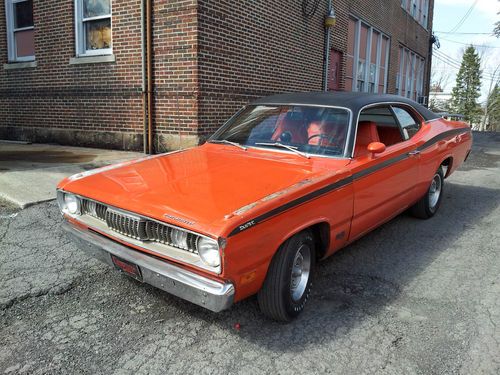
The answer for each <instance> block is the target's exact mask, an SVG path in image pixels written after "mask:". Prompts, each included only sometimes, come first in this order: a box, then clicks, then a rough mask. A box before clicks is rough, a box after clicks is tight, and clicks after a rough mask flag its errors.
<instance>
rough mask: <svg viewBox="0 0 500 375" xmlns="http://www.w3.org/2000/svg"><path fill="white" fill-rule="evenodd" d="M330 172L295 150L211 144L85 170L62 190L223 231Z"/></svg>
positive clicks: (184, 224)
mask: <svg viewBox="0 0 500 375" xmlns="http://www.w3.org/2000/svg"><path fill="white" fill-rule="evenodd" d="M334 162H337V164H338V166H339V167H342V166H343V165H345V164H347V161H346V160H334ZM325 173H328V174H330V175H331V173H332V170H331V169H326V168H325V166H324V165H323V166H318V165H316V163H315V162H314V160H313V159H306V158H303V157H301V156H298V155H295V154H289V153H283V152H276V151H264V150H256V149H249V150H247V151H244V150H241V149H237V148H234V147H232V146H226V145H214V144H206V145H204V146H200V147H196V148H192V149H189V150H184V151H180V152H174V153H170V154H163V155H155V156H150V157H146V158H144V159H139V160H135V161H132V162H125V163H122V164H118V165H115V166H110V167H104V168H101V169H97V170H93V171H88V172H84V173H80V174H77V175H74V176H71V177H69V178H67V179H65V180H63V181H62V182H61V183H60V184H59V186H58V188H60V189H63V190H66V191H69V192H73V193H75V194H79V195H81V196H84V197H88V198H91V199H94V200H96V201H99V202H102V203H105V204H108V205H111V206H114V207H117V208H121V209H124V210H127V211H131V212H136V213H138V214H141V215H144V216H148V217H152V218H154V219H157V220H161V221H164V222H169V223H171V224H174V225H178V226H181V227H185V228H187V229H190V230H194V231H200V232H202V233H203V232H204V233H206V234H212V235H220V234H221V233H223V232H224V229H225V228H226V227H230V226H231V225H234V224H235V222H237V221H238V217H239V216H240V217H241V216H244V215H243V214H244V213H248V212H249V211H251V210H252V209H253V208H254V207H255V206H257V204H258V202H259V201H261V200H262V199H265V198H266V197H269V196H272V195H273V194H276V193H277V192H286V191H287V190H293V189H292V188H293V187H300V186H302V185H306V184H308V183H309V182H311V181H313V179H314V178H317V177H318V176H321V175H324V174H325ZM280 195H281V194H280ZM281 199H283V197H281ZM226 229H227V228H226Z"/></svg>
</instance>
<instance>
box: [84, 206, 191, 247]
mask: <svg viewBox="0 0 500 375" xmlns="http://www.w3.org/2000/svg"><path fill="white" fill-rule="evenodd" d="M82 214H87V215H90V216H93V217H95V218H97V219H100V220H102V221H104V222H106V225H107V226H108V228H109V229H111V230H113V231H115V232H118V233H120V234H122V235H124V236H127V237H131V238H134V239H137V240H140V241H151V242H158V243H161V244H166V245H170V246H174V247H177V248H181V249H184V250H187V251H189V252H192V253H196V254H197V253H198V246H197V245H198V238H199V236H197V235H196V234H193V233H189V232H186V233H187V238H186V245H187V247H185V246H182V247H181V246H176V245H175V244H174V243H173V241H172V233H173V232H174V231H175V230H180V231H183V230H182V229H180V228H179V229H177V228H175V227H172V226H170V225H165V224H161V223H159V222H157V221H153V220H149V219H146V218H143V217H140V216H137V215H134V214H132V213H128V212H124V211H120V210H116V209H113V208H110V207H108V206H106V205H104V204H102V203H98V202H95V201H91V200H88V199H83V200H82ZM183 232H185V231H183Z"/></svg>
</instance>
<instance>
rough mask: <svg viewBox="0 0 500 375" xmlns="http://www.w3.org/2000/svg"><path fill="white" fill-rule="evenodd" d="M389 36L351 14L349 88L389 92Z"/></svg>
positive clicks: (348, 48)
mask: <svg viewBox="0 0 500 375" xmlns="http://www.w3.org/2000/svg"><path fill="white" fill-rule="evenodd" d="M389 48H390V39H389V37H388V36H387V35H385V34H383V33H382V32H381V31H379V30H377V29H375V28H374V27H372V26H370V25H369V24H367V23H366V22H364V21H361V20H360V19H357V18H354V17H353V16H351V17H349V28H348V37H347V55H346V57H347V61H346V63H347V66H346V79H345V85H346V87H345V88H346V90H352V91H360V92H370V93H386V92H387V75H388V70H389Z"/></svg>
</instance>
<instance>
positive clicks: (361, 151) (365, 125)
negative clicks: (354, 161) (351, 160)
mask: <svg viewBox="0 0 500 375" xmlns="http://www.w3.org/2000/svg"><path fill="white" fill-rule="evenodd" d="M372 142H380V138H379V136H378V131H377V124H376V123H374V122H373V121H360V122H359V123H358V133H357V135H356V146H355V147H354V156H355V157H357V156H362V155H367V154H368V150H367V149H366V148H367V147H368V145H369V144H370V143H372Z"/></svg>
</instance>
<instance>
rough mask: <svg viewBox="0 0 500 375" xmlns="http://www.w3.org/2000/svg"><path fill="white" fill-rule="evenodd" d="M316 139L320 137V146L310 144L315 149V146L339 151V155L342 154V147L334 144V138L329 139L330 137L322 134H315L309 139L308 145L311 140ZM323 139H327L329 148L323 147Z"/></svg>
mask: <svg viewBox="0 0 500 375" xmlns="http://www.w3.org/2000/svg"><path fill="white" fill-rule="evenodd" d="M316 137H318V138H319V142H318V144H317V145H311V144H309V146H313V147H314V146H316V147H328V148H329V149H332V150H335V151H337V152H338V153H341V152H342V147H340V146H339V145H338V142H336V143H333V142H332V139H333V137H329V136H327V135H326V134H322V133H319V134H313V135H311V136H310V137H309V138H307V143H309V141H310V140H311V139H314V138H316ZM322 139H326V140H327V142H328V144H329V145H328V146H321V140H322Z"/></svg>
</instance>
